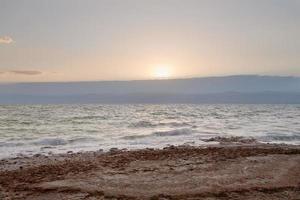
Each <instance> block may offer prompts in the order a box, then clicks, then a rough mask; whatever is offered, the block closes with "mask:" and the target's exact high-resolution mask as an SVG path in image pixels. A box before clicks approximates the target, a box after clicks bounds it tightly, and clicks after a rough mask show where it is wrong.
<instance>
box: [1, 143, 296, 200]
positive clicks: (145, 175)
mask: <svg viewBox="0 0 300 200" xmlns="http://www.w3.org/2000/svg"><path fill="white" fill-rule="evenodd" d="M220 142H221V144H220V145H215V146H209V147H191V146H177V147H174V146H171V147H167V148H164V149H161V150H154V149H143V150H135V151H126V150H116V149H112V150H111V151H110V152H107V153H103V152H102V151H98V152H85V153H69V154H63V155H51V156H44V155H36V156H33V157H20V158H15V159H5V160H1V161H0V199H26V200H35V199H44V200H52V199H57V200H59V199H75V200H76V199H85V200H94V199H151V200H155V199H161V200H169V199H178V200H179V199H190V200H195V199H205V200H213V199H243V200H248V199H249V200H250V199H276V200H277V199H278V200H279V199H280V200H281V199H300V147H299V146H288V145H274V144H273V145H271V144H259V143H251V144H249V143H247V142H245V143H243V142H241V143H234V144H233V143H231V142H228V141H223V142H222V141H220Z"/></svg>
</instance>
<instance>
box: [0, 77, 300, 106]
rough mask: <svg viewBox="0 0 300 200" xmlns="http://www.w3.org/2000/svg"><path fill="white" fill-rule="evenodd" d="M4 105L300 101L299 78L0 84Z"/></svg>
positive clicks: (220, 78)
mask: <svg viewBox="0 0 300 200" xmlns="http://www.w3.org/2000/svg"><path fill="white" fill-rule="evenodd" d="M0 103H2V104H9V103H12V104H14V103H19V104H22V103H41V104H42V103H300V78H299V77H280V76H257V75H237V76H224V77H205V78H190V79H168V80H137V81H95V82H68V83H58V82H57V83H17V84H1V85H0Z"/></svg>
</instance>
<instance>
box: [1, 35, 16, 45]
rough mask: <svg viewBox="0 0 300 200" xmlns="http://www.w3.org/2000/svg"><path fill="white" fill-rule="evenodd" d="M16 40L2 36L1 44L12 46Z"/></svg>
mask: <svg viewBox="0 0 300 200" xmlns="http://www.w3.org/2000/svg"><path fill="white" fill-rule="evenodd" d="M13 41H14V40H13V39H12V38H11V37H9V36H0V44H10V43H12V42H13Z"/></svg>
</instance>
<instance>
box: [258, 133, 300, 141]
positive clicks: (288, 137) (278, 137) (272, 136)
mask: <svg viewBox="0 0 300 200" xmlns="http://www.w3.org/2000/svg"><path fill="white" fill-rule="evenodd" d="M263 140H267V141H296V140H298V141H300V133H292V134H279V133H269V134H268V135H267V136H264V137H263Z"/></svg>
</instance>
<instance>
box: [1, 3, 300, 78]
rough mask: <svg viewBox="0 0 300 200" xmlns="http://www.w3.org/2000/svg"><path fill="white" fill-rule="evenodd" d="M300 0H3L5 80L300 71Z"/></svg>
mask: <svg viewBox="0 0 300 200" xmlns="http://www.w3.org/2000/svg"><path fill="white" fill-rule="evenodd" d="M299 35H300V1H298V0H284V1H283V0H243V1H241V0H226V1H224V0H43V1H41V0H27V1H19V0H0V82H40V81H42V82H56V81H59V82H60V81H95V80H133V79H156V78H185V77H205V76H226V75H235V74H261V75H280V76H286V75H288V76H290V75H291V76H300V56H299V52H300V38H299Z"/></svg>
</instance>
